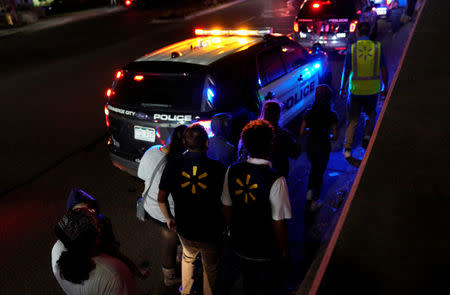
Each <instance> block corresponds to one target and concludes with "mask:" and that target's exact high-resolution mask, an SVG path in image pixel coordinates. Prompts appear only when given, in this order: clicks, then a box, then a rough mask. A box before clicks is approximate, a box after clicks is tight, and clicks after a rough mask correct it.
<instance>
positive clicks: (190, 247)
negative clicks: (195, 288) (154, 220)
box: [179, 236, 221, 295]
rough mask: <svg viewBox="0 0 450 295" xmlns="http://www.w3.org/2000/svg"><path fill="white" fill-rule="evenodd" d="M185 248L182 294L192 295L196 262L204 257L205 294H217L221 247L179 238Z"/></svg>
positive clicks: (182, 263)
mask: <svg viewBox="0 0 450 295" xmlns="http://www.w3.org/2000/svg"><path fill="white" fill-rule="evenodd" d="M179 238H180V241H181V245H182V246H183V260H182V261H181V285H182V289H183V290H182V292H181V294H190V292H191V288H192V285H193V284H194V262H195V260H196V258H197V256H198V254H201V256H202V265H203V294H204V295H212V294H215V289H216V281H217V274H218V270H219V260H220V255H221V252H220V247H219V245H218V244H217V243H212V242H211V243H206V242H195V241H190V240H186V239H184V238H183V237H181V236H179Z"/></svg>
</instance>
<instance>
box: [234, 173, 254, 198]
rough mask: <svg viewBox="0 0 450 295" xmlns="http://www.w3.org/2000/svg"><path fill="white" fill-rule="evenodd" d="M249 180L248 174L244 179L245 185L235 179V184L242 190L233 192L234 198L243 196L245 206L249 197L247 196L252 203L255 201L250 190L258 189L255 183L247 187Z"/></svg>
mask: <svg viewBox="0 0 450 295" xmlns="http://www.w3.org/2000/svg"><path fill="white" fill-rule="evenodd" d="M250 178H251V175H250V174H247V177H246V179H245V185H244V184H243V183H242V181H241V180H240V179H239V178H236V183H237V184H238V185H239V186H240V187H241V188H242V189H239V190H237V191H235V192H234V194H235V195H236V196H238V195H242V194H244V197H245V199H244V200H245V203H246V204H247V203H248V197H249V196H250V198H251V199H252V200H253V201H255V200H256V198H255V196H254V195H253V194H252V192H251V190H253V189H256V188H258V184H257V183H254V184H251V185H249V183H250Z"/></svg>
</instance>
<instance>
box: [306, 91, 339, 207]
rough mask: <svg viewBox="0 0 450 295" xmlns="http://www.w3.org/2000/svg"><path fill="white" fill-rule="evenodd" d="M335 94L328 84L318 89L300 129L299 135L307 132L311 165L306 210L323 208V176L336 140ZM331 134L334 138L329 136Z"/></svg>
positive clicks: (307, 152)
mask: <svg viewBox="0 0 450 295" xmlns="http://www.w3.org/2000/svg"><path fill="white" fill-rule="evenodd" d="M332 96H333V93H332V91H331V89H330V87H329V86H328V85H325V84H322V85H319V86H318V87H317V88H316V97H315V101H314V103H313V106H312V107H311V109H309V110H308V111H307V112H306V113H305V116H304V117H303V121H302V124H301V127H300V135H303V134H305V133H308V138H307V143H306V155H307V156H308V159H309V161H310V162H311V171H310V173H309V181H308V192H307V194H306V210H307V212H314V211H316V210H317V209H319V208H320V206H321V204H322V202H321V201H320V193H321V191H322V182H323V174H324V173H325V170H326V168H327V165H328V160H329V159H330V152H331V140H336V137H337V122H338V120H337V115H336V113H335V112H334V111H333V110H332V108H331V98H332ZM330 133H331V135H330Z"/></svg>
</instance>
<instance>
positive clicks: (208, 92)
mask: <svg viewBox="0 0 450 295" xmlns="http://www.w3.org/2000/svg"><path fill="white" fill-rule="evenodd" d="M195 34H196V37H194V38H191V39H187V40H185V41H181V42H178V43H175V44H172V45H169V46H166V47H164V48H161V49H159V50H156V51H154V52H151V53H149V54H146V55H144V56H142V57H141V58H138V59H137V60H135V61H133V62H130V63H128V64H127V65H126V66H124V67H123V68H122V69H121V70H119V71H117V73H116V74H115V80H114V82H113V84H112V87H111V88H110V89H108V90H107V93H106V95H107V97H108V98H109V99H108V102H107V103H106V105H105V108H104V111H105V116H106V125H107V127H108V131H109V141H108V148H109V151H110V154H111V158H112V161H113V164H114V165H115V166H116V167H119V168H121V169H122V170H125V171H127V172H129V173H131V174H136V171H137V168H138V165H139V161H140V159H141V157H142V155H143V154H144V152H145V151H146V150H147V149H148V148H149V147H150V146H152V145H155V144H165V143H166V142H167V140H168V137H169V135H170V133H171V131H172V129H173V128H175V127H176V126H178V125H180V124H192V123H194V122H198V123H200V124H202V125H203V126H204V127H205V128H206V129H207V130H208V131H209V132H210V135H211V131H210V130H211V129H210V125H211V117H212V116H213V115H214V114H216V113H221V112H228V113H230V114H231V115H232V120H233V121H232V134H231V136H232V140H234V143H236V141H237V139H238V137H239V134H240V131H241V130H242V128H243V126H244V125H245V124H246V123H247V122H248V121H249V120H251V119H255V118H257V116H258V115H259V110H260V107H261V105H262V104H263V102H264V101H265V100H267V99H275V100H278V101H280V102H281V103H282V104H283V112H282V117H281V118H280V124H281V125H282V126H283V125H285V124H286V123H287V122H289V121H290V120H292V119H293V118H295V117H296V116H297V115H299V114H300V113H301V112H303V111H304V110H305V109H306V108H307V107H308V106H310V105H311V104H312V103H313V101H314V94H315V88H316V87H317V85H318V84H319V83H320V82H321V81H323V80H324V79H328V80H329V79H330V71H329V68H328V63H327V60H326V56H325V55H323V54H317V55H314V54H311V53H309V52H308V50H306V49H305V48H303V47H302V46H301V45H299V44H298V43H297V42H295V41H294V40H292V39H290V38H288V37H287V36H284V35H280V34H273V33H272V32H271V29H267V28H266V29H263V30H204V29H196V30H195Z"/></svg>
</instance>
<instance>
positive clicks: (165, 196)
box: [158, 189, 177, 232]
mask: <svg viewBox="0 0 450 295" xmlns="http://www.w3.org/2000/svg"><path fill="white" fill-rule="evenodd" d="M168 200H169V193H168V192H166V191H163V190H161V189H160V190H159V192H158V205H159V209H161V212H162V214H163V215H164V217H165V218H166V222H167V226H168V227H169V229H170V230H172V231H174V232H176V231H177V229H176V224H175V218H174V217H173V216H172V213H171V212H170V209H169V201H168Z"/></svg>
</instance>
